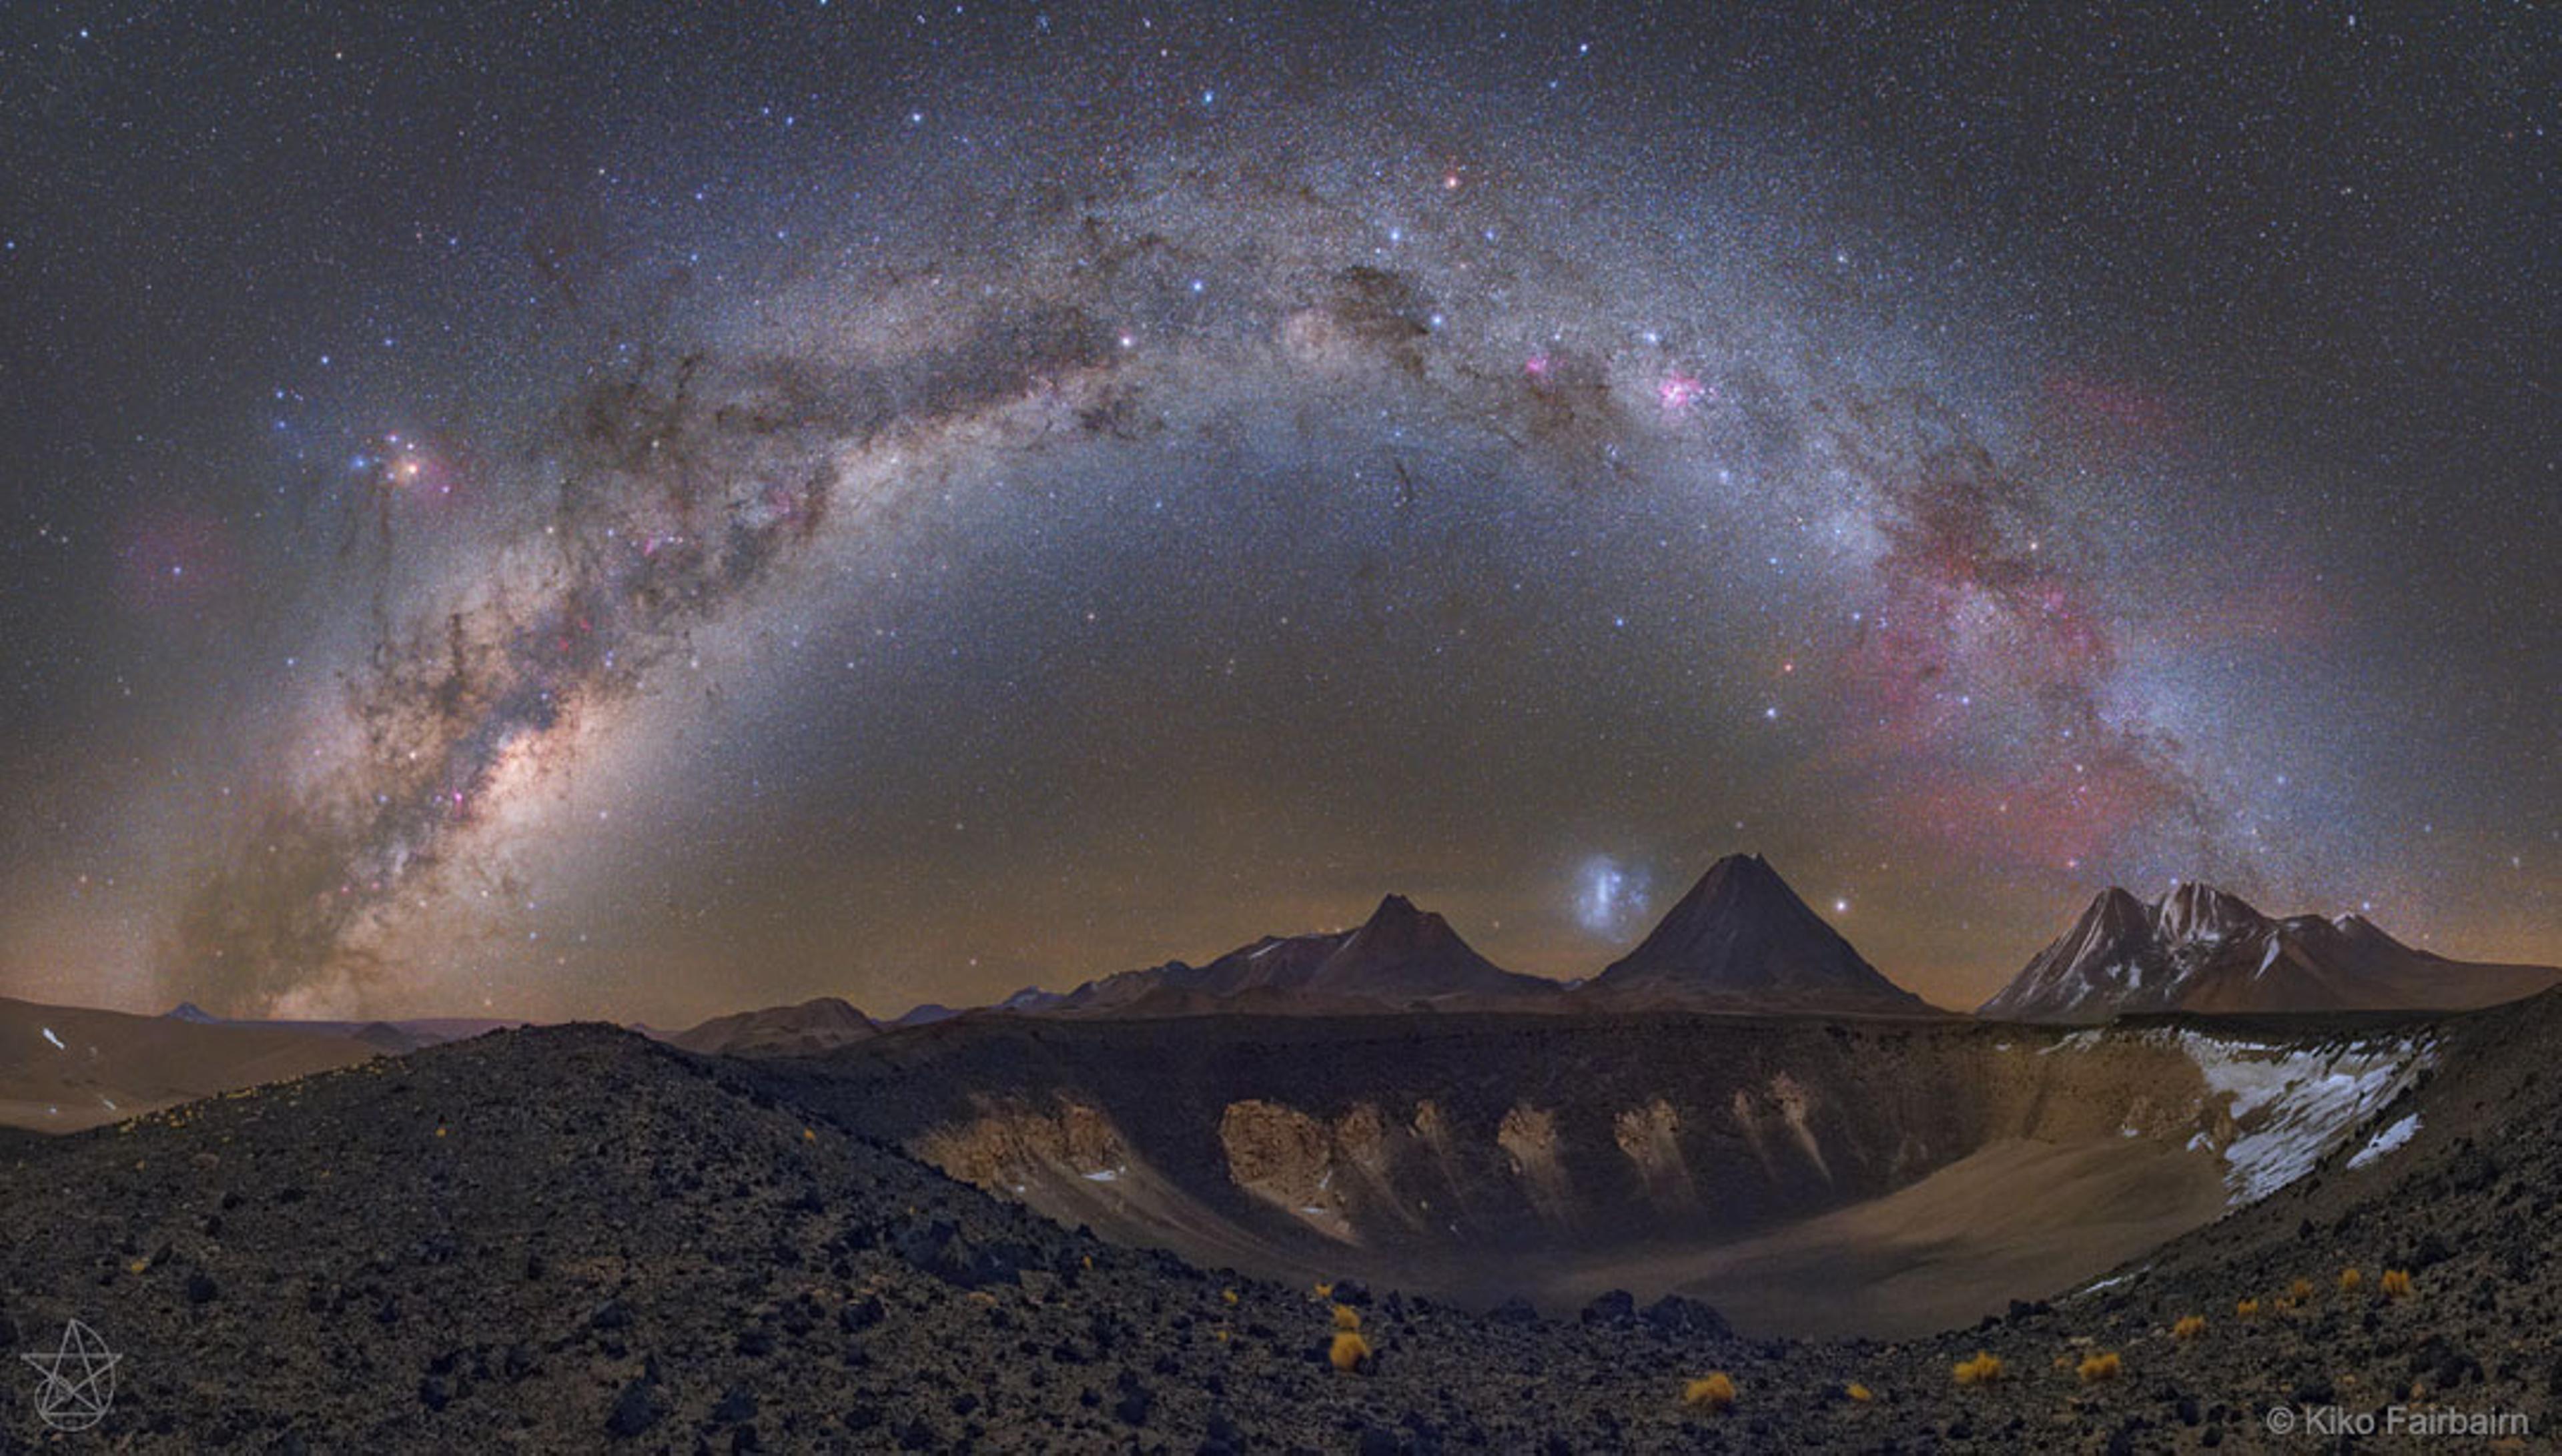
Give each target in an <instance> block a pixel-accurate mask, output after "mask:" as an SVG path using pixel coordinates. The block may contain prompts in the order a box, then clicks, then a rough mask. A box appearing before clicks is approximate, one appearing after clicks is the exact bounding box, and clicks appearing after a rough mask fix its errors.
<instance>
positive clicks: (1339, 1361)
mask: <svg viewBox="0 0 2562 1456" xmlns="http://www.w3.org/2000/svg"><path fill="white" fill-rule="evenodd" d="M1326 1360H1327V1363H1328V1364H1330V1365H1333V1366H1334V1367H1335V1368H1336V1369H1339V1370H1358V1369H1360V1368H1361V1367H1362V1366H1363V1365H1368V1364H1370V1342H1369V1341H1367V1340H1364V1339H1363V1338H1362V1337H1361V1334H1360V1332H1358V1331H1353V1330H1340V1331H1337V1332H1336V1334H1335V1343H1334V1345H1333V1346H1332V1347H1331V1348H1329V1349H1328V1350H1327V1351H1326Z"/></svg>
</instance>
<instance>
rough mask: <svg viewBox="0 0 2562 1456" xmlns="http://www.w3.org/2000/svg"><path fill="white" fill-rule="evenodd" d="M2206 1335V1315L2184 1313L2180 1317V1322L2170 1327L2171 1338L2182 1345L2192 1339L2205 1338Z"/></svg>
mask: <svg viewBox="0 0 2562 1456" xmlns="http://www.w3.org/2000/svg"><path fill="white" fill-rule="evenodd" d="M2205 1336H2206V1317H2205V1316H2204V1315H2182V1316H2180V1317H2179V1322H2178V1323H2177V1324H2175V1325H2172V1326H2171V1327H2170V1338H2171V1339H2173V1340H2176V1341H2178V1342H2179V1343H2180V1344H2182V1345H2186V1344H2188V1343H2189V1342H2190V1341H2192V1340H2200V1339H2204V1338H2205Z"/></svg>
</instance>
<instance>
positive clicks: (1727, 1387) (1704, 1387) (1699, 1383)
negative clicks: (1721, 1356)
mask: <svg viewBox="0 0 2562 1456" xmlns="http://www.w3.org/2000/svg"><path fill="white" fill-rule="evenodd" d="M1682 1404H1684V1405H1687V1406H1689V1407H1690V1408H1691V1409H1693V1410H1732V1409H1734V1408H1735V1377H1734V1376H1733V1375H1730V1374H1728V1373H1727V1372H1726V1371H1724V1370H1711V1371H1709V1372H1708V1373H1707V1374H1705V1375H1702V1376H1700V1377H1699V1378H1698V1379H1696V1380H1693V1381H1691V1382H1690V1383H1689V1384H1687V1385H1684V1386H1683V1387H1682Z"/></svg>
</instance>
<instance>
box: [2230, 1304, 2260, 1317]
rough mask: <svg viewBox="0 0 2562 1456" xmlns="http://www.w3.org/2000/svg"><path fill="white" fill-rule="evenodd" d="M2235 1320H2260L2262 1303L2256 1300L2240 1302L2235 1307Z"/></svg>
mask: <svg viewBox="0 0 2562 1456" xmlns="http://www.w3.org/2000/svg"><path fill="white" fill-rule="evenodd" d="M2233 1318H2235V1319H2237V1320H2256V1319H2258V1318H2260V1302H2259V1301H2258V1300H2256V1299H2246V1300H2241V1301H2238V1302H2237V1303H2235V1305H2234V1306H2233Z"/></svg>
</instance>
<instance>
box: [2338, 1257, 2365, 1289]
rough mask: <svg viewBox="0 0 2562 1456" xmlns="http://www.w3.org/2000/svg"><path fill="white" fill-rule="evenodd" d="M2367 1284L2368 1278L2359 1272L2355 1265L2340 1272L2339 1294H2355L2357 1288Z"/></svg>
mask: <svg viewBox="0 0 2562 1456" xmlns="http://www.w3.org/2000/svg"><path fill="white" fill-rule="evenodd" d="M2365 1282H2366V1276H2365V1275H2363V1274H2360V1273H2358V1272H2357V1266H2356V1265H2355V1264H2351V1265H2349V1266H2348V1267H2347V1268H2345V1269H2342V1270H2340V1271H2339V1292H2340V1293H2342V1294H2355V1293H2356V1292H2357V1286H2359V1285H2361V1284H2364V1283H2365Z"/></svg>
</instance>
